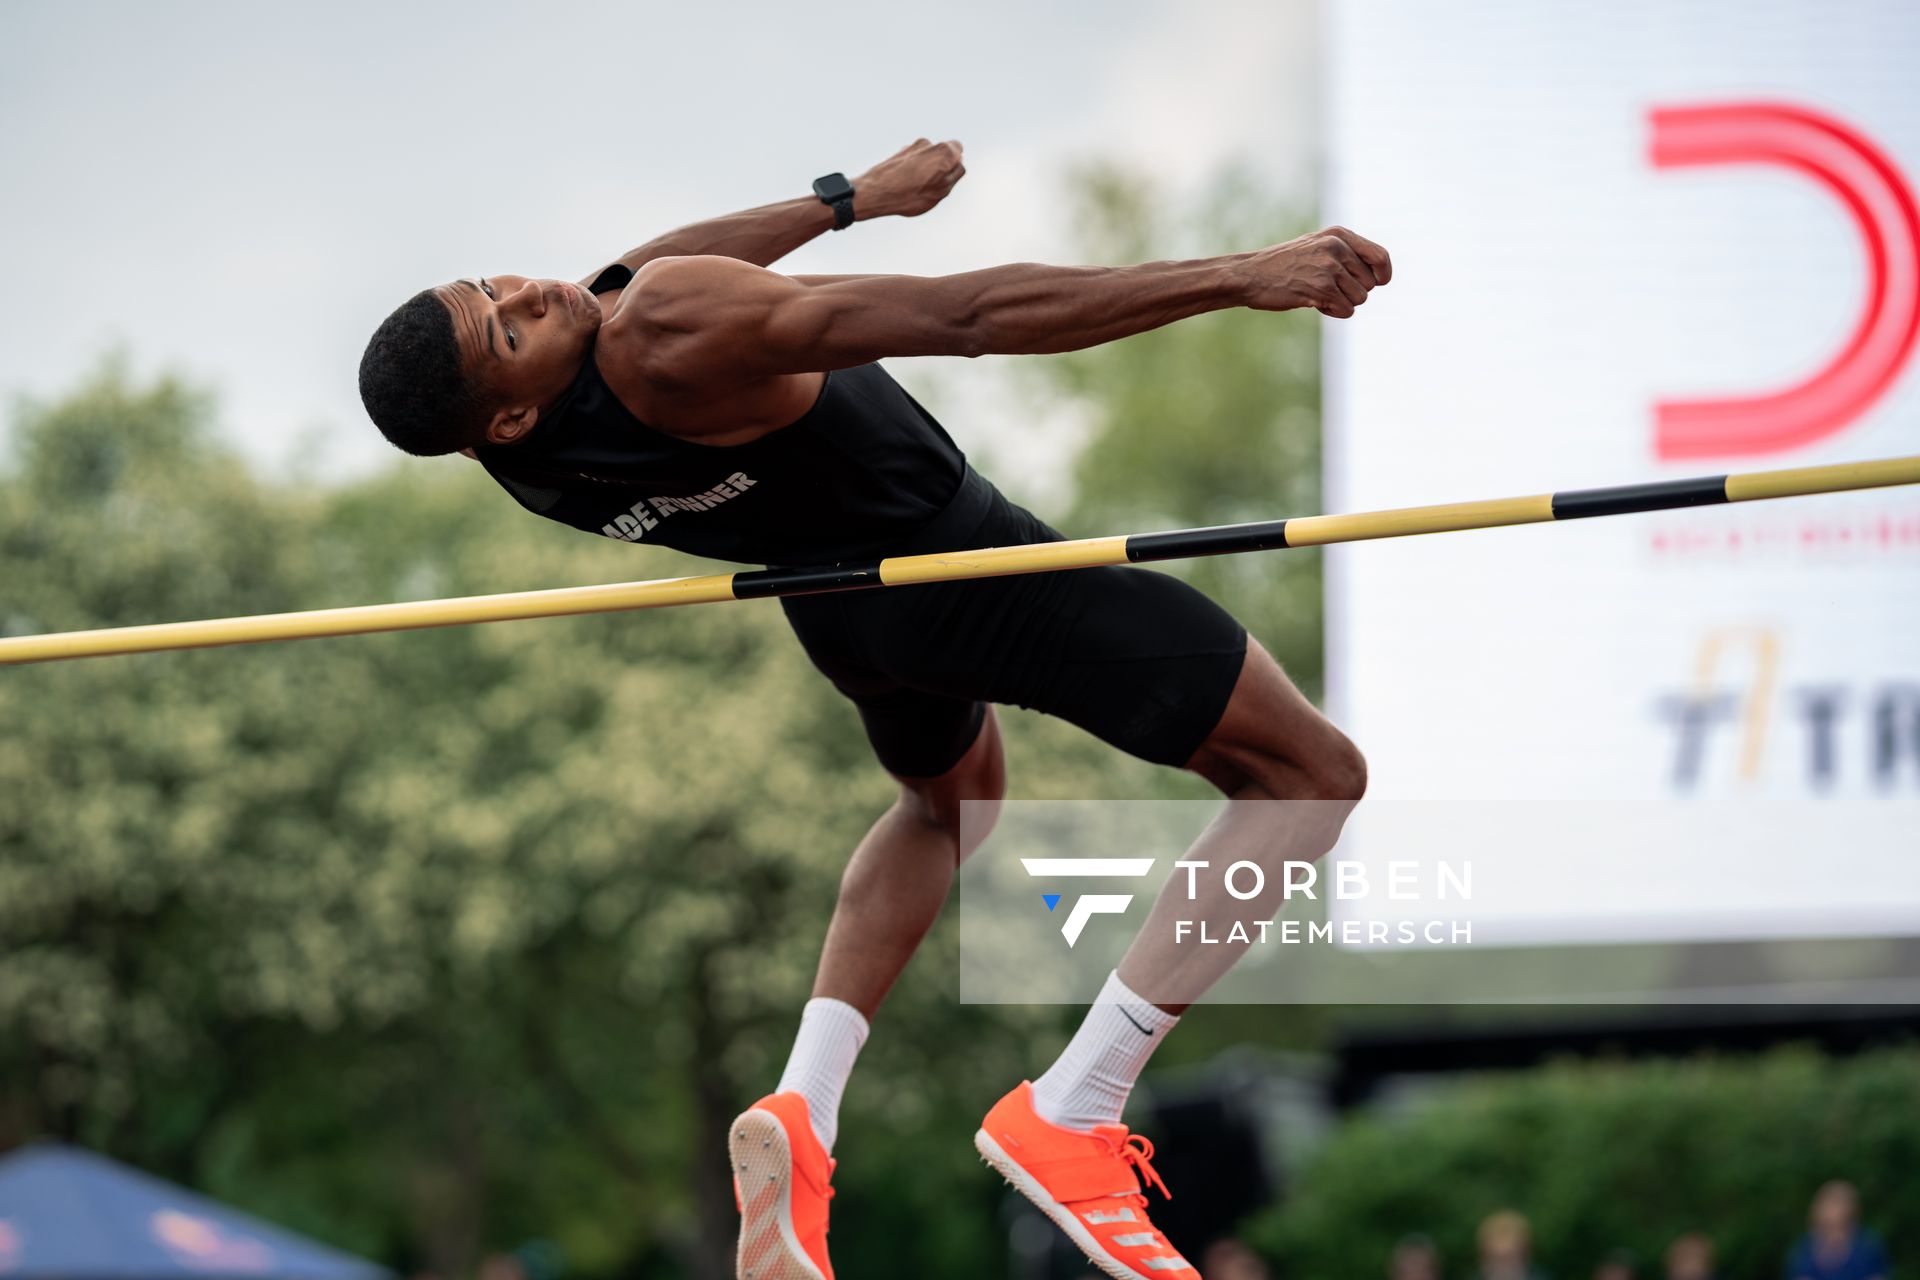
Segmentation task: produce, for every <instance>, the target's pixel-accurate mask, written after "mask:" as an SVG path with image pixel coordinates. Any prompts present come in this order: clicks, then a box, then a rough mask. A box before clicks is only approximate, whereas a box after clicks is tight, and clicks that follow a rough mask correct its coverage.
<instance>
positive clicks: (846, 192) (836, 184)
mask: <svg viewBox="0 0 1920 1280" xmlns="http://www.w3.org/2000/svg"><path fill="white" fill-rule="evenodd" d="M813 193H814V194H815V195H817V196H819V197H820V198H821V199H822V200H839V199H841V198H843V197H845V196H850V195H852V194H853V184H852V183H851V182H848V181H847V176H846V175H845V174H843V173H830V174H828V175H827V176H826V177H824V178H818V179H815V180H814V184H813Z"/></svg>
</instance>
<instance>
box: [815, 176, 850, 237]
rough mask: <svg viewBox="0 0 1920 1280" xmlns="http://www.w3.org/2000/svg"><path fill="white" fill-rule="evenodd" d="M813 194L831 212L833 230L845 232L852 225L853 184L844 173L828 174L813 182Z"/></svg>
mask: <svg viewBox="0 0 1920 1280" xmlns="http://www.w3.org/2000/svg"><path fill="white" fill-rule="evenodd" d="M813 194H815V195H817V196H819V197H820V203H822V204H824V205H826V206H828V207H829V208H831V209H832V210H833V229H834V230H835V231H845V230H846V229H847V228H848V227H850V226H852V225H853V184H852V183H851V182H848V181H847V175H846V174H844V173H830V174H828V175H827V176H826V177H824V178H815V179H814V180H813Z"/></svg>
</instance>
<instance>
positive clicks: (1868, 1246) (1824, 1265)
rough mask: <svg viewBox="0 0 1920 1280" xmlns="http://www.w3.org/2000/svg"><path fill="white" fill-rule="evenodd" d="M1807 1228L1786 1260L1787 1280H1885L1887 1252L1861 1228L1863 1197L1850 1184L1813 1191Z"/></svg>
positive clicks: (1871, 1233) (1831, 1185)
mask: <svg viewBox="0 0 1920 1280" xmlns="http://www.w3.org/2000/svg"><path fill="white" fill-rule="evenodd" d="M1807 1227H1808V1230H1807V1234H1806V1235H1804V1236H1802V1237H1801V1238H1800V1243H1799V1244H1797V1245H1795V1246H1794V1247H1793V1253H1792V1254H1791V1255H1790V1256H1789V1257H1788V1258H1787V1280H1886V1275H1887V1255H1886V1250H1885V1249H1883V1248H1882V1247H1881V1244H1880V1239H1879V1237H1878V1236H1876V1235H1874V1234H1873V1232H1871V1231H1863V1230H1861V1229H1860V1195H1859V1193H1858V1192H1856V1191H1855V1190H1854V1189H1853V1184H1852V1183H1851V1182H1829V1183H1827V1185H1826V1186H1824V1187H1821V1188H1820V1189H1819V1190H1818V1191H1816V1192H1814V1194H1813V1207H1812V1209H1811V1210H1809V1212H1808V1214H1807Z"/></svg>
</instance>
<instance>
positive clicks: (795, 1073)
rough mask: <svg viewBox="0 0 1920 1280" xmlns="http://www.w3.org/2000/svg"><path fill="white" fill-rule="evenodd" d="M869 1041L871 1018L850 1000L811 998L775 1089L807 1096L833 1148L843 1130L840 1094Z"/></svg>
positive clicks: (817, 1126) (818, 1130) (817, 1131)
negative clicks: (856, 1059)
mask: <svg viewBox="0 0 1920 1280" xmlns="http://www.w3.org/2000/svg"><path fill="white" fill-rule="evenodd" d="M866 1042H867V1020H866V1019H865V1018H863V1017H861V1016H860V1011H859V1010H858V1009H856V1008H854V1007H853V1006H852V1005H850V1004H848V1003H847V1002H846V1001H844V1000H830V999H827V998H825V997H820V998H817V999H813V1000H809V1001H807V1007H806V1008H805V1009H804V1010H802V1011H801V1014H800V1033H799V1034H798V1035H796V1036H795V1037H794V1038H793V1053H792V1055H791V1056H789V1057H788V1058H787V1069H786V1070H785V1071H784V1072H782V1073H781V1075H780V1087H779V1088H778V1089H775V1090H774V1092H775V1093H797V1094H799V1095H800V1096H801V1097H803V1098H805V1099H806V1100H807V1118H808V1119H810V1120H812V1121H813V1132H814V1135H815V1136H816V1137H818V1138H819V1139H820V1145H821V1146H823V1147H825V1148H826V1149H827V1151H828V1152H829V1153H831V1152H832V1151H833V1140H834V1139H835V1138H837V1137H839V1136H840V1095H841V1094H843V1093H845V1092H846V1091H847V1079H848V1077H850V1076H851V1075H853V1060H854V1059H855V1058H857V1057H859V1056H860V1046H861V1045H863V1044H865V1043H866Z"/></svg>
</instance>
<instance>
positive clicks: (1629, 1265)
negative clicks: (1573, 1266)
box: [1593, 1249, 1634, 1280]
mask: <svg viewBox="0 0 1920 1280" xmlns="http://www.w3.org/2000/svg"><path fill="white" fill-rule="evenodd" d="M1633 1275H1634V1273H1633V1255H1632V1254H1631V1253H1628V1252H1627V1251H1626V1250H1625V1249H1615V1250H1614V1251H1613V1252H1612V1253H1610V1254H1608V1255H1607V1256H1606V1257H1604V1258H1602V1259H1600V1265H1599V1266H1597V1267H1595V1268H1594V1269H1593V1280H1633Z"/></svg>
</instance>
